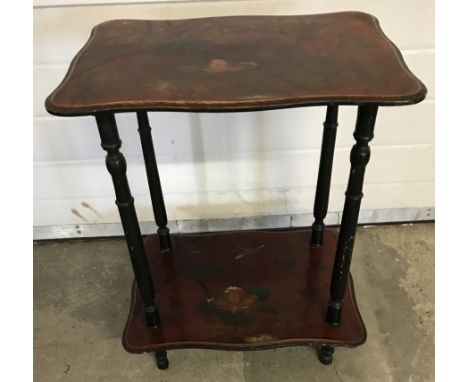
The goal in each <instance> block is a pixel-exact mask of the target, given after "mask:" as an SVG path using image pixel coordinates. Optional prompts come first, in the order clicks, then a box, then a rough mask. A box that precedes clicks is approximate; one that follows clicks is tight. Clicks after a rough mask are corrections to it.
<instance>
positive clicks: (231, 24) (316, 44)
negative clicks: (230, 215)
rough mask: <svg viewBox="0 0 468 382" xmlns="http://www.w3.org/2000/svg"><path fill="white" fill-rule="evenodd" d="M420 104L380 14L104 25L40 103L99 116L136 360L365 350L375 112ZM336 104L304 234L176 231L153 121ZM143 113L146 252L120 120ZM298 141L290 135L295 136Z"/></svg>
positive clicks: (128, 338)
mask: <svg viewBox="0 0 468 382" xmlns="http://www.w3.org/2000/svg"><path fill="white" fill-rule="evenodd" d="M425 95H426V88H425V86H424V85H423V84H422V83H421V81H419V80H418V79H417V78H416V77H415V76H414V75H413V74H412V73H411V72H410V71H409V69H408V67H407V66H406V64H405V63H404V61H403V58H402V56H401V54H400V52H399V50H398V49H397V48H396V46H395V45H394V44H393V43H392V42H391V41H390V40H389V39H388V38H387V37H386V36H385V35H384V34H383V32H382V30H381V29H380V27H379V24H378V21H377V19H376V18H375V17H373V16H371V15H369V14H366V13H360V12H341V13H333V14H321V15H300V16H233V17H212V18H202V19H189V20H112V21H107V22H104V23H101V24H99V25H97V26H96V27H95V28H94V29H93V30H92V33H91V37H90V39H89V41H88V42H87V43H86V45H85V46H84V47H83V48H82V49H81V50H80V52H79V53H78V54H77V55H76V57H75V58H74V59H73V61H72V63H71V65H70V68H69V70H68V72H67V74H66V76H65V78H64V79H63V81H62V82H61V84H60V85H59V86H58V87H57V89H55V90H54V91H53V92H52V94H51V95H50V96H49V97H48V98H47V100H46V108H47V110H48V111H49V112H50V113H51V114H55V115H59V116H82V115H92V116H95V118H96V122H97V127H98V130H99V134H100V138H101V146H102V148H103V149H104V150H105V151H106V152H107V156H106V166H107V169H108V171H109V173H110V174H111V176H112V180H113V184H114V188H115V194H116V204H117V207H118V209H119V213H120V218H121V221H122V226H123V230H124V232H125V238H126V241H127V244H128V251H129V253H130V260H131V263H132V266H133V271H134V273H135V282H134V285H133V289H132V302H131V307H130V314H129V316H128V321H127V324H126V327H125V330H124V333H123V337H122V342H123V346H124V347H125V349H126V350H128V351H129V352H135V353H138V352H149V351H154V352H155V355H156V360H157V364H158V367H159V368H161V369H165V368H167V367H168V366H169V361H168V359H167V354H166V350H168V349H175V348H188V347H202V348H213V349H225V350H254V349H262V348H270V347H277V346H287V345H301V344H302V345H314V346H317V348H318V349H319V352H318V354H319V359H320V361H321V362H322V363H324V364H330V363H331V362H332V358H333V352H334V348H335V347H336V346H357V345H360V344H362V343H363V342H364V341H365V339H366V329H365V326H364V323H363V321H362V319H361V316H360V314H359V310H358V307H357V305H356V298H355V295H354V289H353V282H352V278H351V276H350V274H349V269H350V263H351V256H352V252H353V245H354V239H355V233H356V225H357V222H358V215H359V208H360V204H361V199H362V197H363V194H362V188H363V181H364V172H365V169H366V165H367V163H368V161H369V158H370V148H369V142H370V141H371V140H372V138H373V131H374V124H375V120H376V116H377V110H378V107H379V106H394V105H410V104H415V103H417V102H420V101H422V100H423V99H424V97H425ZM318 105H326V106H327V113H326V117H325V122H324V130H323V137H322V151H321V157H320V164H319V171H318V181H317V189H316V195H315V205H314V217H315V221H314V222H313V224H312V228H311V231H310V230H290V229H289V230H270V231H262V230H257V231H238V232H220V233H200V234H177V235H170V234H169V229H168V228H167V216H166V210H165V206H164V199H163V193H162V189H161V182H160V179H159V174H158V167H157V163H156V156H155V151H154V147H153V141H152V136H151V127H150V124H149V120H148V112H149V111H153V112H157V111H173V112H238V111H252V112H253V111H258V110H270V109H279V108H289V107H304V106H318ZM340 105H357V107H358V113H357V121H356V128H355V131H354V138H355V140H356V143H355V145H354V146H353V148H352V149H351V155H350V161H351V170H350V175H349V180H348V187H347V190H346V198H345V204H344V209H343V215H342V221H341V228H340V232H339V235H336V234H335V233H334V231H331V230H327V229H325V225H324V218H325V216H326V214H327V208H328V198H329V191H330V179H331V171H332V162H333V153H334V146H335V137H336V131H337V126H338V110H339V106H340ZM121 112H136V114H137V119H138V131H139V134H140V138H141V145H142V150H143V156H144V161H145V166H146V175H147V179H148V184H149V190H150V194H151V201H152V205H153V211H154V217H155V220H156V223H157V226H158V228H157V235H150V236H149V237H148V238H147V239H146V241H143V239H142V236H141V232H140V227H139V223H138V218H137V214H136V211H135V207H134V200H133V197H132V194H131V192H130V187H129V184H128V181H127V177H126V162H125V158H124V156H123V155H122V153H121V152H120V151H119V149H120V147H121V140H120V138H119V133H118V130H117V125H116V120H115V113H121ZM291 133H292V134H293V131H291Z"/></svg>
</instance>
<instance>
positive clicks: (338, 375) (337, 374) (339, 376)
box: [333, 364, 344, 382]
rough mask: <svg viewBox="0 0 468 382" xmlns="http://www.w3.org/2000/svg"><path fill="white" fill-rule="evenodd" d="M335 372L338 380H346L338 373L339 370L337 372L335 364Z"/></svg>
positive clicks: (342, 381)
mask: <svg viewBox="0 0 468 382" xmlns="http://www.w3.org/2000/svg"><path fill="white" fill-rule="evenodd" d="M333 371H334V372H335V375H336V376H337V377H338V379H339V380H340V381H341V382H344V379H343V378H341V375H340V374H339V373H338V370H336V366H335V364H333Z"/></svg>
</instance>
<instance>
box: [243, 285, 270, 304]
mask: <svg viewBox="0 0 468 382" xmlns="http://www.w3.org/2000/svg"><path fill="white" fill-rule="evenodd" d="M247 292H248V293H249V294H253V295H255V296H257V299H258V301H266V300H268V299H269V298H270V294H271V290H270V289H268V288H263V287H252V288H248V289H247Z"/></svg>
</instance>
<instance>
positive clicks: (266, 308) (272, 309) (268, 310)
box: [258, 304, 278, 314]
mask: <svg viewBox="0 0 468 382" xmlns="http://www.w3.org/2000/svg"><path fill="white" fill-rule="evenodd" d="M258 310H259V311H261V312H264V313H271V314H276V313H278V309H276V308H275V307H274V306H273V305H270V304H268V305H261V306H260V307H259V308H258Z"/></svg>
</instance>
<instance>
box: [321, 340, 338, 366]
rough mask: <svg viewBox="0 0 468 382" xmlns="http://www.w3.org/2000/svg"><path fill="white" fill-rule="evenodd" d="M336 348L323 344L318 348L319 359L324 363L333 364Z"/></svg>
mask: <svg viewBox="0 0 468 382" xmlns="http://www.w3.org/2000/svg"><path fill="white" fill-rule="evenodd" d="M334 352H335V349H334V348H333V347H331V346H327V345H321V346H319V348H318V359H319V361H320V362H321V363H322V364H323V365H331V363H332V362H333V353H334Z"/></svg>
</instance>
